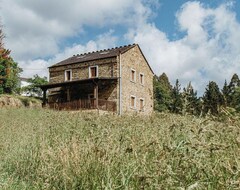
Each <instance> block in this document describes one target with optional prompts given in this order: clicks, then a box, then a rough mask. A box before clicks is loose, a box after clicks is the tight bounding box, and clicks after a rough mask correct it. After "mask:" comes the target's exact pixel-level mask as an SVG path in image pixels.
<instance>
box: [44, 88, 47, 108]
mask: <svg viewBox="0 0 240 190" xmlns="http://www.w3.org/2000/svg"><path fill="white" fill-rule="evenodd" d="M46 104H47V90H46V89H43V107H45V106H46Z"/></svg>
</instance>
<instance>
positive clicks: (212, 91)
mask: <svg viewBox="0 0 240 190" xmlns="http://www.w3.org/2000/svg"><path fill="white" fill-rule="evenodd" d="M221 105H223V97H222V94H221V92H220V90H219V87H218V85H217V83H215V82H213V81H210V82H209V84H208V86H207V88H206V91H205V93H204V96H203V106H204V110H203V111H204V113H207V112H209V111H210V113H211V114H213V115H217V114H218V113H219V108H220V106H221Z"/></svg>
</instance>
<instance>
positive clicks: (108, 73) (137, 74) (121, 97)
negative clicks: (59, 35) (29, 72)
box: [43, 44, 153, 114]
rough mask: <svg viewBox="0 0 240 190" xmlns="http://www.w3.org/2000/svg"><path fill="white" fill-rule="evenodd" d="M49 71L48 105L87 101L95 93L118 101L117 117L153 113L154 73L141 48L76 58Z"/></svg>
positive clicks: (106, 98)
mask: <svg viewBox="0 0 240 190" xmlns="http://www.w3.org/2000/svg"><path fill="white" fill-rule="evenodd" d="M91 56H92V57H91ZM82 57H85V59H86V61H85V60H83V59H81V58H82ZM78 58H79V61H78ZM92 67H94V68H95V69H93V71H92V70H91V68H92ZM49 72H50V75H49V76H50V77H49V81H50V84H49V85H47V86H43V88H44V89H48V90H49V103H54V102H64V101H75V100H78V99H87V98H90V97H91V96H92V95H93V94H94V96H96V95H97V99H99V100H104V101H113V102H115V103H116V112H117V113H118V114H128V113H141V114H150V113H152V111H153V72H152V70H151V68H150V66H149V65H148V63H147V61H146V59H145V57H144V55H143V54H142V51H141V49H140V48H139V46H138V45H135V44H134V45H129V46H124V47H119V48H114V49H111V50H102V51H99V52H92V53H88V54H82V55H77V56H73V57H72V58H69V59H67V60H64V61H63V62H60V63H58V64H56V65H53V66H52V67H49ZM92 72H93V73H95V72H96V76H95V77H94V78H96V81H97V82H96V81H95V80H90V78H91V75H92ZM97 79H98V80H97ZM100 79H104V80H100ZM74 81H76V83H75V82H74ZM77 81H80V83H77ZM71 82H74V84H72V83H71ZM68 83H69V85H66V84H68ZM56 84H59V85H56ZM96 85H97V88H96ZM96 89H97V93H96ZM95 99H96V97H95Z"/></svg>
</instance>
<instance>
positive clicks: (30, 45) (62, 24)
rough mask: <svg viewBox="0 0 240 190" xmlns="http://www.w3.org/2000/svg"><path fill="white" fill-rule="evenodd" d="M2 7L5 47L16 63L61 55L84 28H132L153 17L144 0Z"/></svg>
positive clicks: (27, 0)
mask: <svg viewBox="0 0 240 190" xmlns="http://www.w3.org/2000/svg"><path fill="white" fill-rule="evenodd" d="M149 2H150V4H151V2H153V3H154V4H156V2H155V0H150V1H148V4H149ZM1 7H4V8H2V10H1V17H2V21H3V24H4V29H5V33H6V35H7V40H6V45H7V47H8V48H10V49H11V50H12V52H13V56H14V58H16V59H17V60H19V59H29V58H38V57H47V56H52V55H54V54H56V53H58V52H59V51H61V49H60V48H59V44H60V42H61V40H63V39H64V38H67V37H74V36H77V35H79V34H81V33H83V32H84V27H85V26H92V27H95V29H97V28H101V27H104V26H108V27H111V26H115V25H122V26H123V25H125V26H126V27H129V26H134V25H136V24H137V23H138V22H143V21H145V20H146V19H147V18H148V17H149V16H150V15H151V9H150V8H148V6H144V5H143V3H142V1H141V0H102V1H101V2H99V1H98V0H87V1H85V0H71V1H61V2H59V1H58V0H51V1H48V2H46V1H41V0H36V1H32V0H18V1H15V0H2V1H1Z"/></svg>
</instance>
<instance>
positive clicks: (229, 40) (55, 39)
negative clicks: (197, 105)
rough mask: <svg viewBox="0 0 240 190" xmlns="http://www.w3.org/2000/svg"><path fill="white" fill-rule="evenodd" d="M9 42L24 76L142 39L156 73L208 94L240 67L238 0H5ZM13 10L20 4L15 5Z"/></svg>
mask: <svg viewBox="0 0 240 190" xmlns="http://www.w3.org/2000/svg"><path fill="white" fill-rule="evenodd" d="M0 4H1V7H2V8H1V13H0V17H1V21H2V23H3V25H4V32H5V34H6V39H5V45H6V47H7V48H9V49H11V50H12V56H13V58H14V59H15V60H16V61H17V62H18V63H19V65H20V66H21V67H22V68H23V69H24V72H23V73H22V76H24V77H31V76H33V75H34V74H39V75H41V76H48V70H47V67H48V66H50V65H52V64H54V63H56V62H58V61H61V60H63V59H66V58H68V57H69V56H72V55H73V54H77V53H84V52H88V51H95V50H97V49H105V48H112V47H115V46H120V45H125V44H132V43H138V44H139V45H140V47H141V49H142V50H143V53H144V54H145V56H146V58H147V60H148V62H149V64H150V65H151V67H152V68H153V70H154V72H155V74H157V75H160V74H161V73H163V72H166V73H167V75H168V76H169V78H170V80H171V83H174V82H175V80H176V79H177V78H178V79H179V80H180V83H181V84H182V87H184V86H186V85H187V83H188V82H190V81H191V82H192V84H193V86H194V87H195V89H197V90H198V92H199V95H202V93H203V91H204V89H205V87H206V85H207V84H208V82H209V81H211V80H213V81H216V82H217V83H218V84H219V86H220V88H221V87H222V85H223V83H224V80H225V79H227V80H228V81H229V80H230V78H231V76H232V75H233V74H234V73H238V74H240V43H239V42H240V32H239V31H240V13H239V11H240V3H239V1H237V0H200V1H185V0H101V1H98V0H88V1H84V0H69V1H59V0H51V1H42V0H35V1H32V0H1V3H0ZM13 10H14V11H13Z"/></svg>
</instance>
